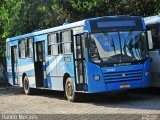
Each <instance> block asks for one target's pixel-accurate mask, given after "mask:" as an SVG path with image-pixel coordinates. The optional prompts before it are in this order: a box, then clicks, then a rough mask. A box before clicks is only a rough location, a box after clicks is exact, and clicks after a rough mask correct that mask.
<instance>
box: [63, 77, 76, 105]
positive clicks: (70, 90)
mask: <svg viewBox="0 0 160 120" xmlns="http://www.w3.org/2000/svg"><path fill="white" fill-rule="evenodd" d="M65 95H66V97H67V99H68V101H70V102H75V101H76V100H77V94H76V93H75V89H74V85H73V81H72V79H71V77H68V78H67V80H66V83H65Z"/></svg>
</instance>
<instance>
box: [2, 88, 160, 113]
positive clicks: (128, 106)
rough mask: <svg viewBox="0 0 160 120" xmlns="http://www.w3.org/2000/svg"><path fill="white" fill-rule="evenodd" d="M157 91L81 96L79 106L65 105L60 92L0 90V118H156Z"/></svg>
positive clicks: (159, 95) (159, 94)
mask: <svg viewBox="0 0 160 120" xmlns="http://www.w3.org/2000/svg"><path fill="white" fill-rule="evenodd" d="M158 90H159V91H160V89H156V90H154V91H153V92H149V93H148V91H145V92H131V93H129V95H128V96H125V97H124V96H114V95H107V94H92V95H86V94H84V95H81V97H82V98H83V99H81V100H80V101H79V102H76V103H72V102H68V101H67V100H66V99H65V98H64V96H63V92H55V91H46V90H40V91H38V92H37V94H35V95H30V96H28V95H25V94H24V93H23V89H22V88H18V87H8V88H5V89H4V88H2V87H1V88H0V113H1V114H160V92H157V91H158Z"/></svg>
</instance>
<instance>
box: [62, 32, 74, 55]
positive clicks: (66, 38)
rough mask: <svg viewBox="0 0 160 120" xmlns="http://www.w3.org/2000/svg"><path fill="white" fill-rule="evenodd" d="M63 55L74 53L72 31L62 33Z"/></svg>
mask: <svg viewBox="0 0 160 120" xmlns="http://www.w3.org/2000/svg"><path fill="white" fill-rule="evenodd" d="M61 48H62V53H72V52H73V51H72V31H71V30H68V31H65V32H62V33H61Z"/></svg>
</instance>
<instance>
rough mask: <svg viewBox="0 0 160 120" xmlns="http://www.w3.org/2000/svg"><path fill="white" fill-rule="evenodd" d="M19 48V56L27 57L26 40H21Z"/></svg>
mask: <svg viewBox="0 0 160 120" xmlns="http://www.w3.org/2000/svg"><path fill="white" fill-rule="evenodd" d="M18 48H19V58H25V57H26V53H27V52H26V40H20V41H19V44H18Z"/></svg>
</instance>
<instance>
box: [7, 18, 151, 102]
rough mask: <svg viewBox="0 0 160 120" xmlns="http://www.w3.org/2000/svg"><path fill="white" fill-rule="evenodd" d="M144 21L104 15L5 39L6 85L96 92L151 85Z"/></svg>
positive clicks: (73, 96)
mask: <svg viewBox="0 0 160 120" xmlns="http://www.w3.org/2000/svg"><path fill="white" fill-rule="evenodd" d="M147 39H148V37H147V32H146V27H145V24H144V20H143V18H141V17H138V16H104V17H97V18H90V19H86V20H82V21H79V22H75V23H70V24H65V25H62V26H58V27H54V28H50V29H46V30H41V31H37V32H32V33H29V34H24V35H20V36H16V37H12V38H8V39H7V40H6V59H7V75H8V79H9V83H10V84H12V85H19V86H20V87H23V88H24V91H25V94H27V95H28V94H31V93H32V92H33V90H34V89H48V90H57V91H65V92H64V93H65V95H66V97H67V99H68V100H69V101H76V100H77V93H100V92H110V91H121V90H122V91H123V90H128V89H136V88H144V87H148V86H149V85H150V77H149V72H150V71H149V70H150V60H149V56H148V41H147Z"/></svg>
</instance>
